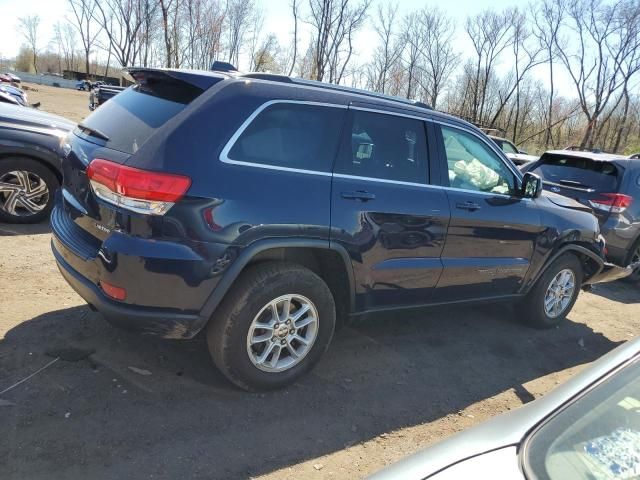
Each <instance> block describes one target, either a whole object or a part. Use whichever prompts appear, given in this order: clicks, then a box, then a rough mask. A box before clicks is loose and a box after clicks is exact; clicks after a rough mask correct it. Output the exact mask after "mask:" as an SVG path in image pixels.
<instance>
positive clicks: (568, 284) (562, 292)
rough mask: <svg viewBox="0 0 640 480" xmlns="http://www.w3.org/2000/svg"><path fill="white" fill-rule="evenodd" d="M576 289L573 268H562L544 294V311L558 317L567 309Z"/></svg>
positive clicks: (552, 316)
mask: <svg viewBox="0 0 640 480" xmlns="http://www.w3.org/2000/svg"><path fill="white" fill-rule="evenodd" d="M575 289H576V277H575V274H574V273H573V270H570V269H568V268H565V269H564V270H560V271H559V272H558V273H557V274H556V276H555V277H553V280H551V283H550V284H549V286H548V287H547V291H546V293H545V295H544V312H545V313H546V314H547V316H548V317H550V318H557V317H559V316H560V315H562V313H564V311H565V310H566V309H567V307H568V306H569V304H570V303H571V299H572V298H573V293H574V292H575Z"/></svg>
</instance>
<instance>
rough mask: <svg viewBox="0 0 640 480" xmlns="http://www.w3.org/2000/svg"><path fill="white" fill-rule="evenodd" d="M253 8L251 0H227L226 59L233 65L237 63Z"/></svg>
mask: <svg viewBox="0 0 640 480" xmlns="http://www.w3.org/2000/svg"><path fill="white" fill-rule="evenodd" d="M254 9H255V5H254V2H253V0H227V15H226V21H227V29H228V30H227V34H228V36H229V38H228V42H229V45H228V48H229V57H228V59H229V62H230V63H232V64H233V65H236V66H237V65H238V61H239V59H240V49H241V48H242V44H243V43H244V39H245V35H246V34H247V29H248V28H249V25H250V23H251V20H252V14H253V11H254Z"/></svg>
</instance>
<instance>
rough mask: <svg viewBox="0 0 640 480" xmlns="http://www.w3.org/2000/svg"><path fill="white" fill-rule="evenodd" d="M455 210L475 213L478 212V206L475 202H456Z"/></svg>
mask: <svg viewBox="0 0 640 480" xmlns="http://www.w3.org/2000/svg"><path fill="white" fill-rule="evenodd" d="M456 208H459V209H461V210H468V211H470V212H475V211H476V210H480V205H478V204H477V203H475V202H458V203H456Z"/></svg>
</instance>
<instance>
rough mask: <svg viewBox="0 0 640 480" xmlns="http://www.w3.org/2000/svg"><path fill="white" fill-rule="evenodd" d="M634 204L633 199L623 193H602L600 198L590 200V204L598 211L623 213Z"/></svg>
mask: <svg viewBox="0 0 640 480" xmlns="http://www.w3.org/2000/svg"><path fill="white" fill-rule="evenodd" d="M632 202H633V197H631V196H629V195H623V194H622V193H601V194H600V198H596V199H593V200H589V204H590V205H591V206H592V207H593V208H597V209H598V210H604V211H606V212H611V213H622V212H624V211H625V210H626V209H627V207H629V206H630V205H631V203H632Z"/></svg>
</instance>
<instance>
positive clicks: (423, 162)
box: [331, 110, 449, 312]
mask: <svg viewBox="0 0 640 480" xmlns="http://www.w3.org/2000/svg"><path fill="white" fill-rule="evenodd" d="M349 117H350V118H349V122H348V126H347V129H346V135H345V138H344V141H343V142H342V147H341V149H340V153H339V155H338V159H337V162H336V166H335V168H334V176H333V185H332V204H331V226H332V228H331V241H332V242H338V243H339V244H340V245H342V246H343V247H344V248H345V249H346V250H347V251H348V253H349V255H350V257H351V261H352V263H353V271H354V277H355V283H356V305H355V310H356V311H360V312H362V311H366V310H374V309H379V308H389V307H393V306H407V305H419V304H424V303H429V302H430V301H431V300H432V295H433V290H434V288H435V286H436V284H437V281H438V278H439V277H440V274H441V272H442V263H441V261H440V252H441V251H442V248H443V246H444V239H445V235H446V231H447V224H448V222H449V203H448V200H447V196H446V193H445V191H444V190H443V189H441V188H434V187H430V186H428V185H426V184H427V179H428V161H427V156H428V154H427V148H426V138H425V125H424V122H423V121H421V120H415V119H408V118H404V117H396V116H394V115H388V114H383V113H373V112H362V111H357V110H352V111H350V114H349Z"/></svg>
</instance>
